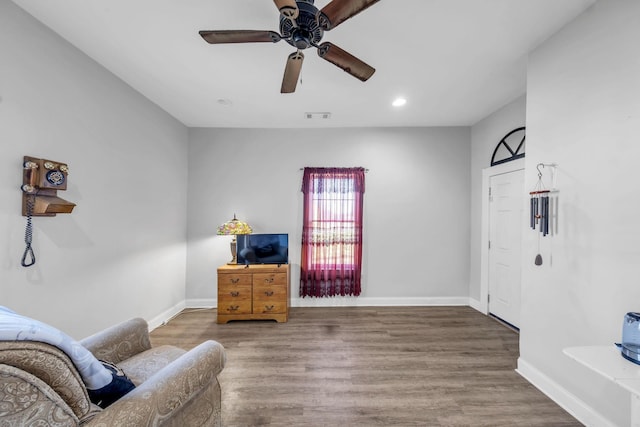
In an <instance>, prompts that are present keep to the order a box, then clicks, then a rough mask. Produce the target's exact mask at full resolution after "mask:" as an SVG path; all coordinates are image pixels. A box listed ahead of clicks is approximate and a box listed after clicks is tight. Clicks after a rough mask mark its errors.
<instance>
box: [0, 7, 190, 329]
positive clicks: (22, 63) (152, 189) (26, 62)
mask: <svg viewBox="0 0 640 427" xmlns="http://www.w3.org/2000/svg"><path fill="white" fill-rule="evenodd" d="M0 52H1V54H0V141H2V143H1V144H0V178H1V179H0V199H1V200H2V203H1V204H0V230H1V231H0V236H2V239H1V242H2V245H0V260H1V263H0V304H1V305H5V306H8V307H11V308H12V309H14V310H17V311H19V312H21V313H24V314H26V315H30V316H33V317H37V318H38V319H40V320H43V321H45V322H50V323H52V324H54V325H56V326H58V327H59V328H61V329H63V330H65V331H66V332H68V333H69V334H72V335H74V336H76V337H83V336H85V335H88V334H90V333H92V332H95V331H96V330H99V329H101V328H102V327H105V326H109V325H112V324H114V323H115V322H117V321H119V320H124V319H127V318H129V317H134V316H142V317H145V318H147V319H154V318H155V317H157V316H159V315H160V314H161V313H163V312H167V311H170V312H173V310H175V307H176V306H180V305H184V278H185V260H186V244H185V239H186V200H187V199H186V194H185V191H184V189H185V188H186V185H187V138H188V131H187V128H186V127H185V126H183V125H182V124H180V123H179V122H177V121H176V120H174V119H173V118H171V117H170V116H169V115H167V114H166V113H165V112H163V111H162V110H160V109H159V108H157V107H156V106H155V105H153V104H152V103H150V102H149V101H148V100H146V99H145V98H143V97H142V96H141V95H140V94H139V93H137V92H136V91H134V90H133V89H132V88H130V87H129V86H127V85H125V84H124V83H123V82H122V81H121V80H119V79H117V78H116V77H114V76H113V75H112V74H111V73H109V72H108V71H106V70H105V69H104V68H102V67H101V66H99V65H98V64H96V63H95V62H94V61H92V60H91V59H90V58H88V57H87V56H86V55H84V54H83V53H81V52H80V51H78V50H77V49H75V48H74V47H72V46H71V45H69V44H68V43H67V42H65V41H63V40H62V39H61V38H60V37H58V36H57V35H55V34H54V33H52V32H51V31H50V30H48V29H47V28H46V27H44V26H42V25H41V24H40V23H38V22H37V21H35V20H34V19H33V18H32V17H31V16H29V15H27V14H26V13H25V12H24V11H22V9H19V8H18V7H17V6H15V5H14V4H13V3H12V2H10V1H0ZM24 155H29V156H35V157H42V158H48V159H52V160H57V161H63V162H67V163H68V164H69V167H70V174H69V179H68V190H67V191H64V192H61V194H60V196H61V197H62V198H64V199H67V200H69V201H72V202H75V203H76V204H77V207H76V208H75V210H74V211H73V213H72V214H69V215H67V214H60V215H58V216H57V217H55V218H34V220H33V223H34V231H35V233H34V238H33V240H34V242H33V247H34V250H35V254H36V257H37V262H36V264H35V265H34V266H32V267H29V268H23V267H21V266H20V258H21V256H22V252H23V248H24V228H25V218H24V217H22V216H21V191H20V189H19V188H20V185H21V184H22V157H23V156H24Z"/></svg>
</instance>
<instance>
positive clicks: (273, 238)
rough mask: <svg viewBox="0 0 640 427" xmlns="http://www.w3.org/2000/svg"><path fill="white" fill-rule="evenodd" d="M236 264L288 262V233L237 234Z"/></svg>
mask: <svg viewBox="0 0 640 427" xmlns="http://www.w3.org/2000/svg"><path fill="white" fill-rule="evenodd" d="M236 241H237V247H236V250H237V259H238V264H288V263H289V235H288V234H240V235H238V236H237V239H236Z"/></svg>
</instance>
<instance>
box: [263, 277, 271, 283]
mask: <svg viewBox="0 0 640 427" xmlns="http://www.w3.org/2000/svg"><path fill="white" fill-rule="evenodd" d="M264 281H265V283H273V277H269V278H268V279H264Z"/></svg>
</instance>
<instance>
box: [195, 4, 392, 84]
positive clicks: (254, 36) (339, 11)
mask: <svg viewBox="0 0 640 427" xmlns="http://www.w3.org/2000/svg"><path fill="white" fill-rule="evenodd" d="M378 1H380V0H332V1H331V2H330V3H329V4H327V5H326V6H325V7H324V8H322V10H318V8H316V7H315V6H314V4H313V2H314V0H297V1H296V0H273V2H274V3H275V4H276V7H277V8H278V9H279V10H280V33H276V32H275V31H260V30H217V31H200V35H201V36H202V38H203V39H205V41H207V42H208V43H211V44H219V43H260V42H267V43H277V42H279V41H280V40H284V41H286V42H287V43H289V44H290V45H291V46H293V47H295V48H296V49H297V50H296V51H295V52H293V53H292V54H291V55H289V58H288V59H287V64H286V67H285V70H284V76H283V78H282V88H281V90H280V92H281V93H292V92H295V90H296V84H297V82H298V78H299V76H300V70H301V69H302V62H303V61H304V54H303V53H302V50H304V49H307V48H309V47H312V46H313V47H315V48H317V50H318V55H319V56H320V57H321V58H323V59H325V60H327V61H329V62H331V63H332V64H334V65H336V66H338V67H340V68H342V69H343V70H344V71H346V72H347V73H349V74H351V75H352V76H354V77H356V78H357V79H360V80H362V81H363V82H364V81H367V80H368V79H369V77H371V76H372V75H373V73H374V72H375V71H376V70H375V69H374V68H373V67H371V66H370V65H368V64H366V63H365V62H363V61H361V60H359V59H358V58H356V57H355V56H353V55H351V54H350V53H348V52H346V51H344V50H342V49H341V48H339V47H338V46H336V45H334V44H333V43H330V42H324V43H321V44H319V43H320V40H322V36H323V35H324V32H325V31H330V30H332V29H334V28H335V27H337V26H338V25H340V24H341V23H343V22H344V21H346V20H347V19H349V18H351V17H352V16H354V15H357V14H358V13H360V12H362V11H363V10H365V9H366V8H368V7H369V6H371V5H373V4H374V3H377V2H378Z"/></svg>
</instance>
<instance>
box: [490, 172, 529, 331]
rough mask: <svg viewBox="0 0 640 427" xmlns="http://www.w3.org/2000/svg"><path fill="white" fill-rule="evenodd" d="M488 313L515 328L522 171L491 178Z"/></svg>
mask: <svg viewBox="0 0 640 427" xmlns="http://www.w3.org/2000/svg"><path fill="white" fill-rule="evenodd" d="M489 186H490V199H489V313H491V314H493V315H494V316H497V317H499V318H500V319H502V320H504V321H506V322H508V323H510V324H512V325H513V326H515V327H518V325H519V324H520V272H521V269H522V267H521V253H522V221H523V217H522V215H523V211H522V210H523V204H524V170H522V169H521V170H517V171H513V172H509V173H504V174H501V175H494V176H491V177H490V180H489Z"/></svg>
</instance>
